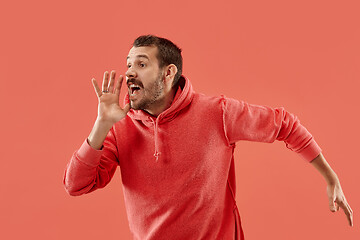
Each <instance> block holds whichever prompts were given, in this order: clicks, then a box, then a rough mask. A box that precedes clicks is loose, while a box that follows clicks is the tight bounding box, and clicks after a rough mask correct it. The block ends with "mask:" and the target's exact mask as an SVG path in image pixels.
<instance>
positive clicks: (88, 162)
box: [63, 128, 119, 196]
mask: <svg viewBox="0 0 360 240" xmlns="http://www.w3.org/2000/svg"><path fill="white" fill-rule="evenodd" d="M118 165H119V164H118V152H117V147H116V140H115V137H114V132H113V128H111V130H110V131H109V133H108V135H107V136H106V138H105V140H104V143H103V146H102V148H101V149H100V150H96V149H94V148H92V147H91V146H90V145H89V143H88V141H87V139H85V141H84V142H83V144H82V145H81V147H80V148H79V149H78V150H77V151H75V152H74V154H73V155H72V157H71V159H70V161H69V162H68V164H67V166H66V168H65V172H64V176H63V184H64V187H65V190H66V191H67V192H68V193H69V195H71V196H78V195H82V194H85V193H90V192H92V191H94V190H96V189H98V188H103V187H105V186H106V185H107V184H108V183H109V182H110V180H111V178H112V177H113V176H114V173H115V171H116V168H117V166H118Z"/></svg>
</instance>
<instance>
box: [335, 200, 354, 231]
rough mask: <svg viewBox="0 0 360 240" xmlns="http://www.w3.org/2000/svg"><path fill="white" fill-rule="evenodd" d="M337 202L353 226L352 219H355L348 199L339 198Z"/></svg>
mask: <svg viewBox="0 0 360 240" xmlns="http://www.w3.org/2000/svg"><path fill="white" fill-rule="evenodd" d="M336 203H337V204H338V205H339V206H340V207H341V208H342V209H343V210H344V213H345V215H346V216H347V219H348V221H349V225H350V226H352V221H353V216H352V210H351V208H350V206H349V205H348V204H347V202H346V200H337V201H336ZM348 206H349V207H348Z"/></svg>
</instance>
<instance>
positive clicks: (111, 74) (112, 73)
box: [108, 70, 116, 93]
mask: <svg viewBox="0 0 360 240" xmlns="http://www.w3.org/2000/svg"><path fill="white" fill-rule="evenodd" d="M115 74H116V73H115V70H112V71H111V73H110V83H109V88H108V91H109V93H112V92H113V90H114V83H115Z"/></svg>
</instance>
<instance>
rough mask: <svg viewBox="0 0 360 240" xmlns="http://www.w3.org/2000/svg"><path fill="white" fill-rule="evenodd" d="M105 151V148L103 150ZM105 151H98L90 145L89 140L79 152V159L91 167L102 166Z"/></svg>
mask: <svg viewBox="0 0 360 240" xmlns="http://www.w3.org/2000/svg"><path fill="white" fill-rule="evenodd" d="M101 149H103V148H101ZM102 153H103V150H96V149H94V148H92V147H91V146H90V145H89V142H88V140H87V138H86V139H85V141H84V142H83V144H82V145H81V147H80V148H79V150H78V151H77V153H76V155H77V159H78V160H79V161H81V162H83V163H85V164H87V165H89V166H92V167H96V166H98V165H99V164H100V158H101V155H102Z"/></svg>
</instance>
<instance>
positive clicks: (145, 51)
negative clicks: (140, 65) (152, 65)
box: [126, 46, 157, 60]
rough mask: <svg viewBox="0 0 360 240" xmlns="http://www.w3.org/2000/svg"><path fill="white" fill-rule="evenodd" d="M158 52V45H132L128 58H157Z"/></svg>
mask: <svg viewBox="0 0 360 240" xmlns="http://www.w3.org/2000/svg"><path fill="white" fill-rule="evenodd" d="M156 54H157V47H156V46H142V47H132V48H131V49H130V51H129V55H128V56H127V58H126V59H127V60H129V59H130V58H141V57H142V58H147V59H149V60H155V59H156Z"/></svg>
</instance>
